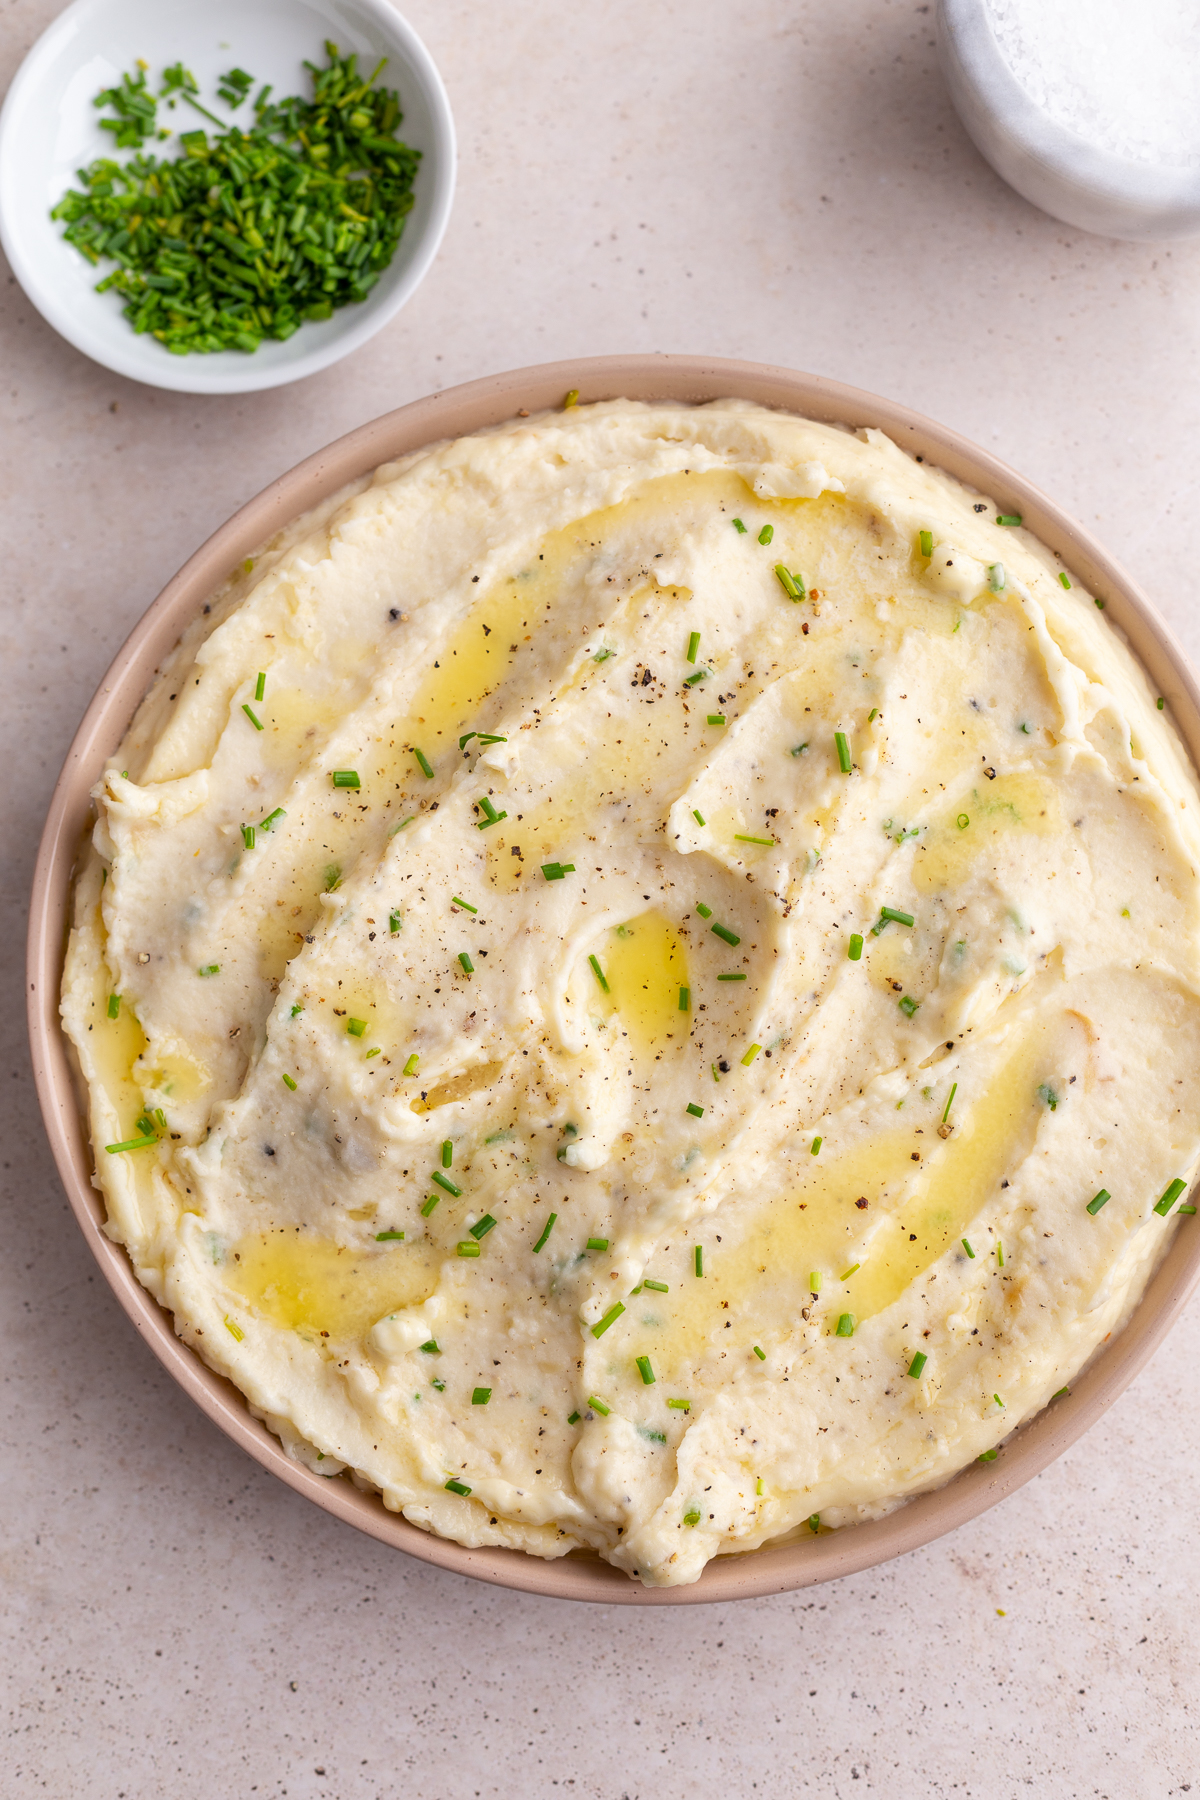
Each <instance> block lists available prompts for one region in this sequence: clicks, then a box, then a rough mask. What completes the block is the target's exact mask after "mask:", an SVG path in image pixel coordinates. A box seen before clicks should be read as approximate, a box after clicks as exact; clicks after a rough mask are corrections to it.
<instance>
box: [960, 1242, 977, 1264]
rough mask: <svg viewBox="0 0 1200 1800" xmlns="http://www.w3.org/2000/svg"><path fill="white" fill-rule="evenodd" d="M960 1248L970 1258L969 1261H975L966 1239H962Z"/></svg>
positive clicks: (973, 1253)
mask: <svg viewBox="0 0 1200 1800" xmlns="http://www.w3.org/2000/svg"><path fill="white" fill-rule="evenodd" d="M962 1247H963V1249H964V1250H965V1251H966V1253H967V1255H968V1256H969V1257H970V1259H971V1261H972V1262H974V1261H975V1252H974V1251H973V1250H972V1248H971V1246H970V1244H969V1243H968V1242H967V1240H966V1238H964V1239H963V1241H962Z"/></svg>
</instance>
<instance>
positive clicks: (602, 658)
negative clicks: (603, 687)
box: [592, 645, 617, 663]
mask: <svg viewBox="0 0 1200 1800" xmlns="http://www.w3.org/2000/svg"><path fill="white" fill-rule="evenodd" d="M616 654H617V653H616V651H615V650H610V649H608V647H607V645H606V646H605V648H604V649H603V650H597V652H596V654H595V656H593V658H592V661H593V662H594V663H602V662H607V661H608V659H609V657H610V656H615V655H616Z"/></svg>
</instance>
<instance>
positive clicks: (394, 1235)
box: [375, 1231, 404, 1244]
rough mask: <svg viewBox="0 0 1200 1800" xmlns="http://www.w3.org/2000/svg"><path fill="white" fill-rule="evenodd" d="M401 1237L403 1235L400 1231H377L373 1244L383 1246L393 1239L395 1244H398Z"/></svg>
mask: <svg viewBox="0 0 1200 1800" xmlns="http://www.w3.org/2000/svg"><path fill="white" fill-rule="evenodd" d="M403 1236H404V1233H403V1232H402V1231H377V1232H376V1233H375V1242H376V1243H377V1244H385V1243H387V1242H388V1240H389V1239H393V1240H394V1241H395V1242H396V1243H399V1242H400V1240H401V1239H402V1238H403Z"/></svg>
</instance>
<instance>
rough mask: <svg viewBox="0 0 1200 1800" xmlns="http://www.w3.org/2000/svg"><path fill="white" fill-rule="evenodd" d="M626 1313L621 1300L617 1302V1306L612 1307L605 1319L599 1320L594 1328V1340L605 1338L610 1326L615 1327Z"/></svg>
mask: <svg viewBox="0 0 1200 1800" xmlns="http://www.w3.org/2000/svg"><path fill="white" fill-rule="evenodd" d="M624 1311H625V1308H624V1305H623V1304H622V1302H621V1301H620V1300H618V1301H617V1303H616V1305H615V1306H610V1307H609V1309H608V1311H607V1312H606V1313H605V1315H604V1317H603V1318H602V1319H597V1321H596V1323H595V1324H594V1325H593V1326H592V1336H593V1337H594V1338H599V1337H603V1336H604V1334H605V1332H606V1331H607V1330H608V1328H609V1326H610V1325H615V1324H616V1322H617V1320H618V1319H619V1318H620V1316H621V1314H622V1313H623V1312H624Z"/></svg>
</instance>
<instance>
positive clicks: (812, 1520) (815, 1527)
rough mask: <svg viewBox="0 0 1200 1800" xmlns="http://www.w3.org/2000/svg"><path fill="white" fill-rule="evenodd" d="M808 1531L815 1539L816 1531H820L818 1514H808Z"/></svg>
mask: <svg viewBox="0 0 1200 1800" xmlns="http://www.w3.org/2000/svg"><path fill="white" fill-rule="evenodd" d="M808 1529H809V1530H810V1531H811V1532H812V1534H813V1536H814V1537H816V1535H817V1533H818V1531H820V1529H821V1515H820V1513H810V1514H809V1517H808Z"/></svg>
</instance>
